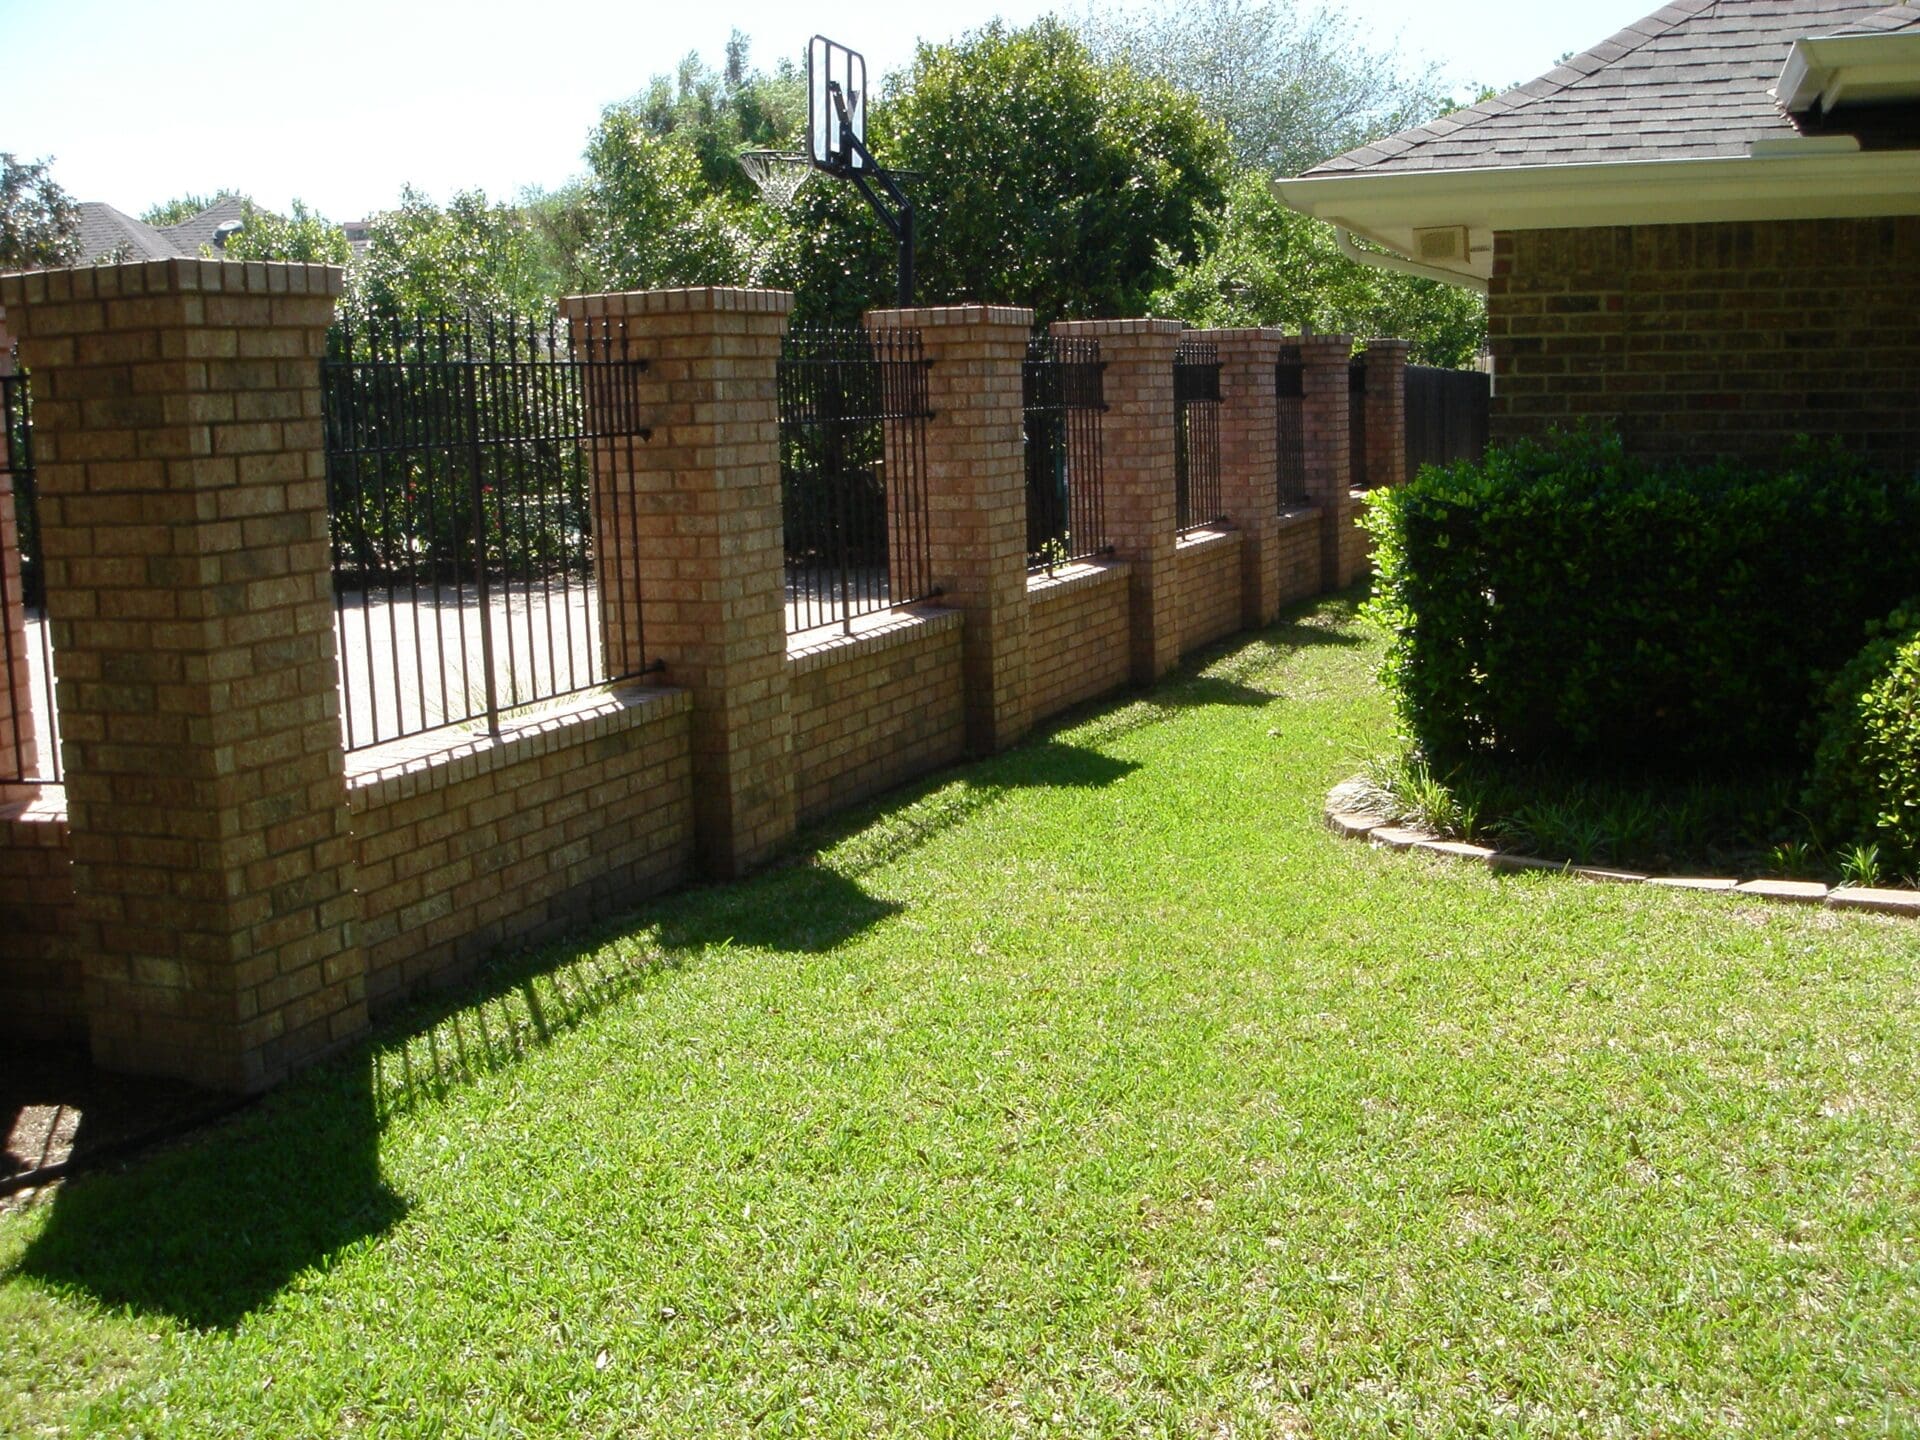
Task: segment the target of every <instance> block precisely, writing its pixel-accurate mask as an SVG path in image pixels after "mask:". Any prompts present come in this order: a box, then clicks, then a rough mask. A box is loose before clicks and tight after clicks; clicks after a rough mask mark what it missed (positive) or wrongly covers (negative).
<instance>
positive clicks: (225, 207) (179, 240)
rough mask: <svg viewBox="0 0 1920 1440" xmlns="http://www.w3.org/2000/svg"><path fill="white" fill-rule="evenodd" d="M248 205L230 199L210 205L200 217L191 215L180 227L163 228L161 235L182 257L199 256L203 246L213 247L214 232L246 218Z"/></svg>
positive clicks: (244, 202) (235, 199) (164, 226)
mask: <svg viewBox="0 0 1920 1440" xmlns="http://www.w3.org/2000/svg"><path fill="white" fill-rule="evenodd" d="M246 204H247V202H246V201H244V200H240V199H237V198H234V197H229V198H227V199H225V200H221V201H218V202H216V203H214V204H212V205H209V206H208V207H207V208H206V209H204V210H202V211H201V212H200V213H199V214H198V215H189V216H188V217H187V218H186V219H185V220H182V221H181V222H180V223H179V224H178V225H163V226H161V227H160V233H161V234H162V235H163V236H165V237H166V238H167V240H168V241H169V242H170V243H171V244H172V245H174V246H175V247H176V248H177V249H178V250H179V252H180V253H181V254H182V255H198V254H199V253H200V248H201V247H202V246H206V247H208V248H211V247H212V245H213V232H214V231H216V230H218V229H219V228H220V227H221V226H222V225H228V224H237V223H239V222H240V221H241V220H242V219H244V218H245V215H246Z"/></svg>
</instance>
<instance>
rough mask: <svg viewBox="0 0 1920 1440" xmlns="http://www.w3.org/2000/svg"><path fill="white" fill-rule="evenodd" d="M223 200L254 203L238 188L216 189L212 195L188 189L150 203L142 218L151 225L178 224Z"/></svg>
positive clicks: (143, 211)
mask: <svg viewBox="0 0 1920 1440" xmlns="http://www.w3.org/2000/svg"><path fill="white" fill-rule="evenodd" d="M222 200H241V201H245V202H246V203H248V204H252V203H253V199H252V197H251V196H249V195H243V194H241V193H240V191H238V190H216V191H214V192H213V193H212V194H211V195H195V194H194V193H193V192H192V191H188V192H187V193H186V194H185V195H177V196H175V197H174V198H173V199H171V200H162V201H161V202H160V203H159V204H158V205H150V206H148V207H147V208H146V209H145V210H142V211H141V212H140V218H141V219H142V220H144V221H146V222H147V224H149V225H178V224H179V223H180V222H181V221H182V220H191V219H192V218H193V217H194V216H196V215H198V214H199V213H200V212H201V211H202V210H210V209H212V208H213V207H214V206H215V205H218V204H219V203H220V202H221V201H222Z"/></svg>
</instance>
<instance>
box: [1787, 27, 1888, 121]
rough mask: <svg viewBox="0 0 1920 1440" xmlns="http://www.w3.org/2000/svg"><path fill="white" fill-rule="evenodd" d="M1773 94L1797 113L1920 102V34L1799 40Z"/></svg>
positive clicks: (1830, 36)
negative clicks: (1846, 106) (1851, 105)
mask: <svg viewBox="0 0 1920 1440" xmlns="http://www.w3.org/2000/svg"><path fill="white" fill-rule="evenodd" d="M1773 93H1774V97H1775V98H1776V99H1778V100H1779V102H1780V104H1781V105H1782V106H1783V107H1785V108H1786V109H1787V110H1788V111H1789V112H1791V113H1792V114H1795V115H1804V114H1806V113H1807V112H1809V111H1812V110H1819V111H1822V112H1824V111H1828V110H1831V109H1833V108H1834V106H1836V105H1841V104H1856V105H1861V104H1896V103H1900V102H1903V101H1913V100H1920V33H1912V32H1905V33H1901V34H1898V35H1819V36H1810V37H1808V38H1807V39H1804V40H1796V41H1794V42H1793V48H1792V49H1791V50H1789V51H1788V52H1787V63H1786V66H1785V68H1783V69H1782V70H1781V72H1780V81H1779V83H1778V84H1777V85H1775V86H1774V91H1773Z"/></svg>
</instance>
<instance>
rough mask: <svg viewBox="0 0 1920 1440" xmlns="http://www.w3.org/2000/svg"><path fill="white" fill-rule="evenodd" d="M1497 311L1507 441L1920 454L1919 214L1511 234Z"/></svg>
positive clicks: (1498, 431) (1496, 349)
mask: <svg viewBox="0 0 1920 1440" xmlns="http://www.w3.org/2000/svg"><path fill="white" fill-rule="evenodd" d="M1487 315H1488V329H1489V332H1490V337H1491V343H1492V346H1493V356H1494V374H1495V382H1494V398H1493V412H1492V429H1493V438H1494V440H1495V441H1496V442H1499V441H1510V440H1513V439H1516V438H1519V437H1521V436H1538V435H1542V434H1544V433H1545V432H1546V431H1547V430H1548V429H1549V428H1550V427H1552V426H1555V425H1567V424H1570V423H1572V422H1574V421H1575V420H1578V419H1580V418H1581V417H1593V418H1595V419H1598V420H1600V421H1602V422H1605V423H1608V424H1611V425H1614V426H1617V427H1618V429H1619V431H1620V433H1621V436H1622V438H1623V439H1624V441H1625V442H1626V444H1627V445H1628V446H1629V447H1630V448H1632V449H1633V450H1635V451H1638V452H1640V453H1643V454H1649V455H1659V456H1673V457H1692V458H1699V457H1705V456H1715V455H1735V456H1746V457H1750V458H1755V459H1769V458H1774V457H1777V456H1778V455H1779V454H1780V453H1781V452H1782V450H1783V449H1784V448H1785V447H1786V446H1787V445H1788V444H1790V443H1791V441H1792V440H1793V438H1794V437H1795V436H1796V435H1800V434H1810V435H1820V436H1829V435H1830V436H1837V437H1839V438H1840V439H1842V440H1844V441H1846V442H1847V443H1848V444H1850V445H1853V446H1855V447H1858V448H1859V449H1861V450H1863V451H1865V452H1867V453H1869V454H1873V455H1878V456H1881V457H1884V458H1886V459H1889V460H1894V461H1906V462H1910V461H1911V460H1913V459H1914V458H1915V457H1920V319H1916V317H1917V316H1920V217H1913V216H1900V217H1890V218H1880V219H1868V220H1800V221H1768V222H1738V223H1720V224H1700V225H1638V226H1617V227H1610V228H1601V229H1587V230H1531V231H1518V232H1511V233H1503V234H1500V235H1497V236H1496V237H1495V255H1494V274H1493V278H1492V280H1491V282H1490V290H1489V294H1488V300H1487Z"/></svg>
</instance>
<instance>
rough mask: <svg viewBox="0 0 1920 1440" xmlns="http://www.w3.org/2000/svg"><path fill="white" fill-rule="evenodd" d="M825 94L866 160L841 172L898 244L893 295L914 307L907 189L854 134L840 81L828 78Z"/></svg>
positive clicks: (843, 130)
mask: <svg viewBox="0 0 1920 1440" xmlns="http://www.w3.org/2000/svg"><path fill="white" fill-rule="evenodd" d="M827 94H828V95H830V96H831V97H832V98H833V108H834V111H835V113H836V114H837V115H838V116H839V117H840V133H841V134H842V135H843V136H845V137H846V142H847V145H848V147H849V148H850V149H851V150H852V151H853V152H854V153H855V154H857V155H859V157H860V158H861V159H862V160H864V161H866V162H867V163H866V167H865V168H864V169H860V170H856V169H854V168H853V167H852V166H851V165H846V166H845V167H844V168H843V170H842V172H841V173H842V174H843V175H845V176H846V177H847V178H849V179H851V180H852V181H853V183H854V184H855V185H857V186H859V187H860V193H861V194H862V195H864V196H866V197H867V204H868V205H870V206H872V207H873V213H874V214H876V215H878V216H879V217H880V223H881V224H882V225H884V226H886V227H887V231H888V233H889V234H891V235H892V236H893V239H894V243H895V244H896V245H897V246H899V249H900V279H899V284H898V286H897V287H896V289H895V291H894V295H895V298H896V300H897V301H898V303H899V306H900V308H901V309H902V310H911V309H912V308H913V238H914V237H913V230H914V225H913V201H912V200H911V199H909V198H908V197H907V192H906V191H905V190H902V189H901V188H900V182H899V181H897V180H895V179H894V178H893V173H892V172H891V171H890V170H888V169H886V168H885V167H884V166H883V165H881V163H880V162H879V161H878V160H876V159H874V158H873V152H872V151H871V150H869V149H867V146H866V142H865V141H864V140H862V139H861V138H860V137H859V135H857V134H856V133H854V128H853V117H852V116H850V115H849V114H848V113H847V97H846V96H845V95H844V94H842V93H841V90H840V82H839V81H837V80H829V81H828V82H827ZM869 173H871V175H872V179H873V180H877V181H879V182H880V188H881V190H884V191H885V192H886V193H885V196H884V197H883V196H882V195H880V194H879V193H877V192H876V191H875V190H874V188H873V185H872V184H871V183H870V181H869V179H868V175H869ZM889 201H891V202H892V208H891V209H889V208H888V203H887V202H889Z"/></svg>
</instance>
